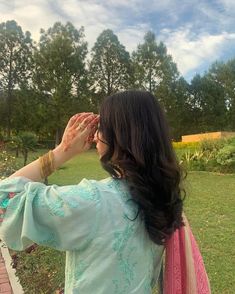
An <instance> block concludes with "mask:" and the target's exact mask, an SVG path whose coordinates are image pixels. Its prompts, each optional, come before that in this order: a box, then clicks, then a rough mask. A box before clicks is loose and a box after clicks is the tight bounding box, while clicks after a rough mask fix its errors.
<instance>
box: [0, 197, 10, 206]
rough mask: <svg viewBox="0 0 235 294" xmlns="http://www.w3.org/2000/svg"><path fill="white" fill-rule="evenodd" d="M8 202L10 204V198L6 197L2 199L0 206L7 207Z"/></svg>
mask: <svg viewBox="0 0 235 294" xmlns="http://www.w3.org/2000/svg"><path fill="white" fill-rule="evenodd" d="M8 204H9V199H8V198H6V199H4V200H2V201H1V203H0V208H7V206H8Z"/></svg>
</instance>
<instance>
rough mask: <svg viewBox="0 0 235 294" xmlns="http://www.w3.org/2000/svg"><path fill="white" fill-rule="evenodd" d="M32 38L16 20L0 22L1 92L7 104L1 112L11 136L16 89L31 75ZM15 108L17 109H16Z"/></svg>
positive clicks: (1, 118)
mask: <svg viewBox="0 0 235 294" xmlns="http://www.w3.org/2000/svg"><path fill="white" fill-rule="evenodd" d="M32 49H33V45H32V39H31V35H30V33H29V32H28V31H27V32H25V33H24V32H23V31H22V29H21V27H20V26H19V25H18V24H17V23H16V21H14V20H11V21H7V22H3V23H0V76H1V79H0V93H3V95H4V96H5V99H6V101H5V103H4V104H5V105H3V110H4V111H1V112H0V115H1V117H0V120H1V121H2V122H3V123H2V124H3V125H4V126H5V127H6V128H7V133H8V134H7V135H8V137H10V131H11V127H12V126H11V124H12V117H13V115H14V113H16V112H17V111H16V109H14V106H13V102H14V92H13V91H14V90H15V89H16V88H20V87H21V85H22V84H27V83H28V82H29V81H30V76H31V71H30V69H31V62H32ZM14 110H15V111H14Z"/></svg>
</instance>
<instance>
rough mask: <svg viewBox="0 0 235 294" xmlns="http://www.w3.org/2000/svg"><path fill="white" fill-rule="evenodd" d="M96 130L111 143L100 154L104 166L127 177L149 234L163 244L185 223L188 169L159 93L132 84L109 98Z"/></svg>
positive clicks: (115, 174)
mask: <svg viewBox="0 0 235 294" xmlns="http://www.w3.org/2000/svg"><path fill="white" fill-rule="evenodd" d="M98 131H99V132H101V133H102V136H103V138H104V141H105V142H106V143H107V145H108V148H107V152H106V153H105V154H104V155H103V156H102V157H101V158H100V161H101V164H102V166H103V168H104V169H105V170H106V171H108V173H109V174H110V175H111V176H112V177H114V178H117V179H118V178H119V175H120V174H122V176H124V177H125V179H126V180H127V183H128V186H129V188H130V192H131V195H132V200H133V201H134V202H136V203H137V205H138V208H139V210H138V215H140V216H141V217H142V219H143V220H144V223H145V227H146V230H147V232H148V234H149V236H150V238H151V240H152V241H153V242H155V243H156V244H159V245H162V244H164V242H165V241H166V239H167V238H168V237H169V236H170V235H171V234H172V233H173V232H174V231H175V230H176V229H177V228H179V227H181V226H182V225H183V222H182V209H183V200H184V197H185V191H184V189H183V188H182V186H181V183H182V179H183V178H184V172H183V170H182V169H181V168H180V166H179V163H178V161H177V158H176V155H175V152H174V149H173V147H172V143H171V139H170V133H169V127H168V123H167V121H166V117H165V114H164V112H163V110H162V108H161V107H160V104H159V103H158V101H157V99H156V97H154V96H153V95H152V94H151V93H149V92H145V91H136V90H130V91H125V92H120V93H117V94H114V95H112V96H109V97H107V98H105V99H104V101H103V102H102V104H101V106H100V125H99V129H98ZM138 215H137V216H138ZM137 216H136V217H137ZM133 221H134V220H133Z"/></svg>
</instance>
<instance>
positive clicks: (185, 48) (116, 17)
mask: <svg viewBox="0 0 235 294" xmlns="http://www.w3.org/2000/svg"><path fill="white" fill-rule="evenodd" d="M10 19H15V20H16V21H17V22H18V24H19V25H21V27H22V28H23V30H29V31H30V32H31V33H32V36H33V38H34V39H35V40H38V39H39V35H40V34H39V31H40V28H44V29H47V28H49V27H50V26H52V25H53V24H54V22H56V21H61V22H62V23H65V22H66V21H71V22H72V23H73V24H74V25H75V26H76V27H77V28H80V27H81V26H84V27H85V35H86V40H87V41H88V43H89V48H91V47H92V46H93V44H94V42H95V40H96V38H97V36H98V35H99V34H100V33H101V32H102V31H103V30H104V29H107V28H110V29H112V30H113V31H114V33H116V34H117V36H118V38H119V40H120V42H121V43H122V44H123V45H124V46H125V47H126V49H127V50H128V51H129V52H130V53H131V52H132V51H133V50H134V49H135V48H136V46H137V44H139V43H141V42H143V36H144V34H145V32H146V31H148V30H152V31H153V32H154V33H155V34H156V38H157V41H158V42H159V41H163V42H164V43H165V45H166V46H167V49H168V53H169V54H171V55H172V57H173V60H174V61H175V62H176V63H177V66H178V69H179V71H180V73H181V74H182V75H183V76H184V77H185V78H186V79H187V80H188V81H190V80H191V78H192V77H193V76H194V75H195V74H196V73H200V74H203V73H204V72H205V71H206V70H207V69H208V67H209V66H210V65H211V63H213V62H214V61H216V60H223V61H226V60H228V59H230V58H233V57H235V0H205V1H201V0H161V1H160V0H158V1H156V0H109V1H104V0H100V1H95V0H66V1H65V0H53V1H50V0H49V1H48V0H36V1H35V0H24V1H22V0H15V1H14V0H8V1H6V0H0V22H2V21H6V20H10Z"/></svg>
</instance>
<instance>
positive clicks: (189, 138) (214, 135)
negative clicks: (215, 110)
mask: <svg viewBox="0 0 235 294" xmlns="http://www.w3.org/2000/svg"><path fill="white" fill-rule="evenodd" d="M233 136H235V132H213V133H204V134H195V135H186V136H182V142H199V141H202V140H208V139H220V138H227V137H233Z"/></svg>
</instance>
